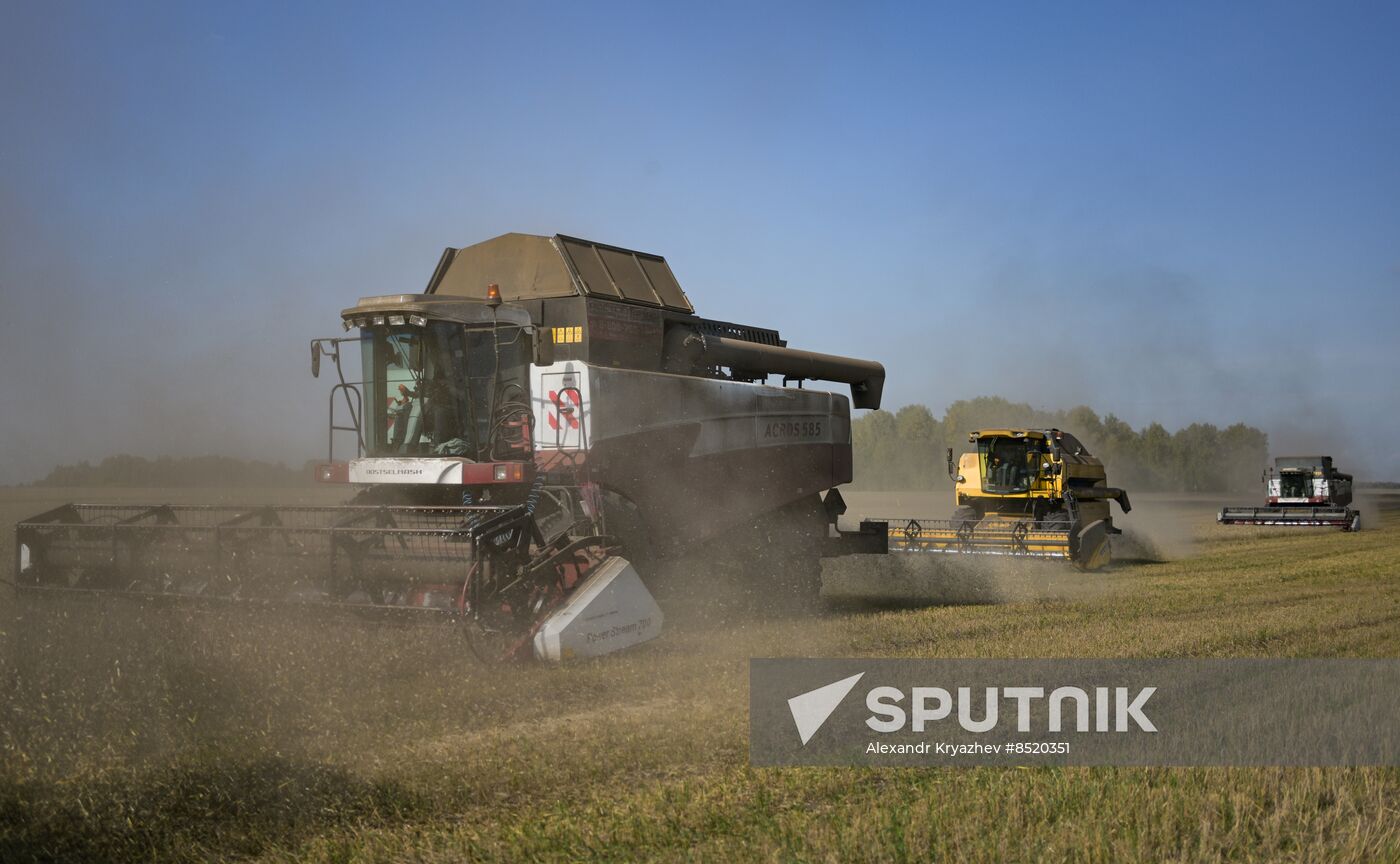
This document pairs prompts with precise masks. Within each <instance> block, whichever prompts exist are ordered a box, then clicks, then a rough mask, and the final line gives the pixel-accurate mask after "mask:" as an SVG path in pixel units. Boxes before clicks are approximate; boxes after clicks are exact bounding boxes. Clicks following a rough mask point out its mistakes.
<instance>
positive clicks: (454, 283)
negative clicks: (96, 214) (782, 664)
mask: <svg viewBox="0 0 1400 864" xmlns="http://www.w3.org/2000/svg"><path fill="white" fill-rule="evenodd" d="M341 319H342V323H343V325H344V328H345V329H346V330H347V331H353V333H354V335H348V336H344V337H339V338H334V339H318V340H314V341H313V342H312V343H311V368H312V374H313V375H318V374H319V373H320V371H321V367H322V365H323V361H329V362H332V363H334V367H335V373H336V377H337V380H336V382H335V383H334V384H333V386H332V388H331V392H330V422H329V426H330V432H329V438H330V444H329V451H330V452H329V453H328V458H327V461H326V462H325V463H324V464H322V465H321V466H320V467H319V469H318V479H319V480H321V481H322V482H327V483H343V484H346V491H347V497H349V499H350V500H349V503H348V504H347V505H345V506H341V507H320V508H307V507H265V506H257V507H170V506H161V505H157V506H145V507H96V506H83V505H67V506H64V507H60V508H58V509H56V510H52V511H50V512H47V513H43V514H40V515H38V516H35V517H33V518H31V519H26V520H24V521H23V522H21V523H20V524H19V525H18V528H17V537H16V539H17V544H16V550H17V552H16V558H17V560H16V572H17V576H18V579H17V581H18V583H19V584H20V585H21V586H22V587H23V588H25V589H26V590H31V591H51V592H63V591H80V592H92V591H111V592H121V593H128V594H133V595H137V596H142V597H151V596H160V597H172V596H173V597H188V598H198V599H203V600H209V601H235V600H258V601H285V602H301V603H308V602H316V603H330V604H338V605H344V606H350V607H354V608H356V609H365V610H379V611H387V612H408V613H425V612H433V613H439V614H448V615H452V616H456V617H459V618H462V619H464V620H465V621H466V622H467V624H468V625H469V627H468V632H469V633H470V634H472V635H473V646H474V647H476V648H477V650H478V653H480V654H482V655H483V656H488V657H514V656H520V655H522V654H524V653H529V652H531V651H532V652H533V653H534V654H535V656H537V657H540V658H542V659H550V660H555V659H562V658H565V657H569V656H580V655H587V654H599V653H605V652H607V651H612V650H617V649H619V648H624V647H627V646H629V645H633V644H636V643H637V642H641V641H645V640H647V639H650V638H652V637H654V636H656V635H657V633H658V632H659V631H660V626H661V613H660V610H659V609H658V608H657V606H656V604H655V602H654V601H653V600H652V598H651V595H650V594H649V593H648V592H647V589H646V587H645V586H644V584H643V581H642V579H641V578H640V576H644V575H646V574H645V572H641V573H640V574H639V569H640V570H642V571H644V570H645V565H646V563H647V562H649V561H652V560H655V559H656V558H657V557H661V556H664V555H666V554H668V553H670V552H673V551H677V550H682V549H685V548H687V547H691V546H694V545H695V544H697V543H698V542H699V541H702V540H706V539H707V538H714V537H718V536H724V535H736V534H740V533H745V532H753V530H754V528H755V527H757V528H758V529H759V533H760V534H761V535H762V536H765V537H773V536H776V534H779V533H780V534H782V535H783V536H785V537H787V538H789V539H790V540H792V541H794V542H793V543H792V544H789V545H787V546H786V549H789V550H792V549H795V550H796V551H795V552H791V553H790V554H784V555H783V556H782V560H781V561H777V562H775V563H774V566H773V567H763V568H756V569H760V570H761V571H762V573H763V575H764V576H766V577H769V578H777V579H780V580H782V581H784V582H786V583H787V585H785V586H784V587H789V588H795V589H797V590H799V591H806V592H808V593H810V594H811V595H813V596H815V593H816V590H817V587H818V586H819V579H820V576H819V574H820V556H821V555H822V554H843V553H844V552H848V551H849V552H855V551H872V550H874V549H875V547H876V546H877V545H878V542H877V541H878V540H879V539H883V538H875V537H873V532H872V531H871V530H869V526H867V530H866V532H865V533H863V534H861V535H851V536H849V538H848V539H849V541H850V542H847V543H843V542H841V540H842V536H841V535H840V532H838V531H836V530H835V527H834V523H835V520H836V517H837V516H838V515H840V513H841V512H842V511H843V510H844V506H843V505H842V503H841V497H840V494H839V493H838V492H837V491H836V489H835V487H836V486H838V485H839V484H842V483H846V482H849V481H850V479H851V423H850V401H849V400H848V399H847V397H845V396H844V395H840V394H835V393H828V392H824V391H821V390H811V389H803V388H801V387H800V386H795V387H789V386H786V385H787V384H789V383H797V384H800V383H801V382H802V381H803V380H823V381H834V382H840V383H845V384H849V385H850V389H851V396H852V399H853V400H854V402H855V405H856V406H857V407H860V408H877V407H879V404H880V394H881V389H882V387H883V384H884V369H883V367H881V366H880V364H879V363H874V362H870V361H865V360H855V359H851V358H845V357H836V356H832V355H826V354H817V353H812V352H807V351H798V350H795V349H791V348H788V347H787V344H786V342H784V341H783V340H782V339H781V338H780V337H779V335H778V333H777V331H775V330H768V329H764V328H760V327H752V326H748V325H739V324H732V323H729V322H723V321H715V320H712V319H706V318H701V317H699V316H697V315H695V314H694V311H693V309H692V308H691V305H690V301H689V300H688V298H687V297H686V295H685V293H684V292H683V291H682V290H681V287H680V285H679V284H678V283H677V282H676V279H675V277H674V276H673V275H672V273H671V270H670V267H669V266H668V265H667V264H666V261H665V259H663V258H661V257H659V256H655V255H648V254H645V253H640V252H634V251H631V250H627V249H621V248H618V247H613V246H605V245H603V244H599V243H592V242H589V241H586V240H579V239H576V238H571V237H564V236H555V237H537V236H531V235H524V234H506V235H503V236H501V237H497V238H495V239H494V240H489V241H486V242H484V243H479V244H477V245H475V246H470V247H466V248H463V249H448V250H447V251H446V252H445V253H444V255H443V257H442V259H441V261H440V262H439V263H438V266H437V269H436V270H435V271H434V273H433V276H432V278H431V280H430V281H429V284H428V286H427V289H426V291H425V292H424V293H422V294H395V295H388V296H381V297H368V298H365V299H362V300H361V301H360V302H359V303H358V304H357V305H355V306H354V307H351V308H349V309H346V310H344V311H343V312H342V313H341ZM354 348H358V349H359V350H358V353H359V357H358V358H357V359H355V360H353V361H347V362H342V354H343V353H349V352H350V351H352V350H353V349H354ZM352 363H353V366H352ZM770 375H778V376H781V377H782V386H773V385H770V384H768V383H767V379H768V377H769V376H770ZM337 443H340V444H341V445H342V450H344V449H349V450H350V451H351V452H350V453H349V455H348V456H347V457H344V458H340V459H337V458H336V445H337ZM346 444H349V447H348V448H346V447H344V445H346ZM634 561H635V562H636V564H637V568H634V567H633V562H634ZM775 574H776V575H775Z"/></svg>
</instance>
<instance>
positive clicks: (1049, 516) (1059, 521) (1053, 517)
mask: <svg viewBox="0 0 1400 864" xmlns="http://www.w3.org/2000/svg"><path fill="white" fill-rule="evenodd" d="M1040 527H1042V528H1047V529H1049V530H1051V531H1069V530H1071V529H1072V528H1073V527H1074V520H1072V519H1071V518H1070V516H1069V513H1067V512H1065V511H1064V510H1053V511H1051V512H1049V513H1046V514H1045V516H1044V518H1042V519H1041V520H1040Z"/></svg>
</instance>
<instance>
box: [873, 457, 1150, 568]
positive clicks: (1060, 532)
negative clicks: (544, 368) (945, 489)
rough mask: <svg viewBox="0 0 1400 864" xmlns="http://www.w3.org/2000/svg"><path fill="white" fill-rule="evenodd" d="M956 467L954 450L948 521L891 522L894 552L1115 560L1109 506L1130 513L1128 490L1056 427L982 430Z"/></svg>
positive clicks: (1086, 564)
mask: <svg viewBox="0 0 1400 864" xmlns="http://www.w3.org/2000/svg"><path fill="white" fill-rule="evenodd" d="M968 440H969V441H971V442H972V443H973V444H975V445H976V446H977V449H976V450H975V451H973V452H971V453H964V454H963V455H962V457H961V459H960V461H959V462H958V463H956V464H955V463H954V461H953V451H952V450H951V449H950V450H949V451H948V474H949V476H950V477H951V478H952V480H953V482H954V484H955V490H954V498H955V500H956V503H957V507H956V508H955V509H954V510H953V513H952V518H950V519H943V520H934V519H908V518H903V517H889V518H886V519H884V520H883V521H885V522H886V523H887V524H888V526H889V527H888V532H889V551H890V552H892V553H944V554H958V555H996V556H1005V557H1013V558H1056V559H1063V560H1066V561H1069V562H1071V563H1073V564H1074V565H1075V566H1076V567H1078V568H1080V569H1083V570H1096V569H1098V568H1100V567H1103V566H1104V565H1106V564H1108V562H1109V560H1110V557H1111V548H1110V541H1109V537H1110V536H1111V535H1113V534H1121V533H1122V532H1121V531H1120V530H1119V529H1117V528H1115V527H1114V526H1113V517H1112V516H1111V514H1110V513H1109V505H1108V502H1109V501H1117V502H1118V505H1119V506H1120V507H1121V508H1122V510H1123V512H1124V513H1127V512H1128V511H1129V510H1130V509H1132V505H1131V504H1129V503H1128V493H1126V492H1124V491H1123V490H1122V489H1115V488H1112V487H1110V486H1108V485H1107V482H1106V477H1107V475H1106V474H1105V472H1104V466H1103V463H1102V462H1101V461H1099V460H1098V459H1097V458H1096V457H1094V456H1093V455H1092V454H1090V453H1089V451H1088V450H1086V449H1085V447H1084V445H1083V444H1081V443H1079V441H1078V439H1076V438H1075V437H1074V436H1073V435H1071V434H1069V433H1068V432H1061V431H1060V430H1058V429H984V430H981V431H978V432H973V433H971V434H970V435H969V436H968Z"/></svg>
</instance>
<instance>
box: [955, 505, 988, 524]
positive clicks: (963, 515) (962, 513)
mask: <svg viewBox="0 0 1400 864" xmlns="http://www.w3.org/2000/svg"><path fill="white" fill-rule="evenodd" d="M950 521H951V522H952V523H953V527H954V528H961V527H963V526H964V525H975V524H977V523H978V522H981V521H982V514H981V513H978V512H977V508H976V507H969V506H968V505H966V504H963V505H961V506H959V507H955V508H953V515H952V517H951V519H950Z"/></svg>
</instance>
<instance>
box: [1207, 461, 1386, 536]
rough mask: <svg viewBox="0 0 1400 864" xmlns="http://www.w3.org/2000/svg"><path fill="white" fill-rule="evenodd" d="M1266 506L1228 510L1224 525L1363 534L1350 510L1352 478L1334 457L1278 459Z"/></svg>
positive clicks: (1220, 519) (1268, 484) (1266, 487)
mask: <svg viewBox="0 0 1400 864" xmlns="http://www.w3.org/2000/svg"><path fill="white" fill-rule="evenodd" d="M1264 495H1265V505H1266V506H1264V507H1226V508H1225V509H1223V510H1221V511H1220V513H1219V515H1217V516H1216V521H1217V522H1219V523H1220V524H1222V525H1270V526H1284V527H1288V528H1315V527H1328V528H1341V529H1342V530H1343V531H1360V530H1361V514H1360V513H1359V512H1357V511H1355V510H1353V509H1351V508H1350V507H1349V506H1347V505H1349V504H1351V475H1350V474H1343V473H1342V472H1340V471H1338V470H1337V469H1336V468H1333V467H1332V457H1331V456H1279V457H1278V458H1276V459H1274V467H1273V468H1271V469H1269V471H1268V473H1267V474H1265V476H1264Z"/></svg>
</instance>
